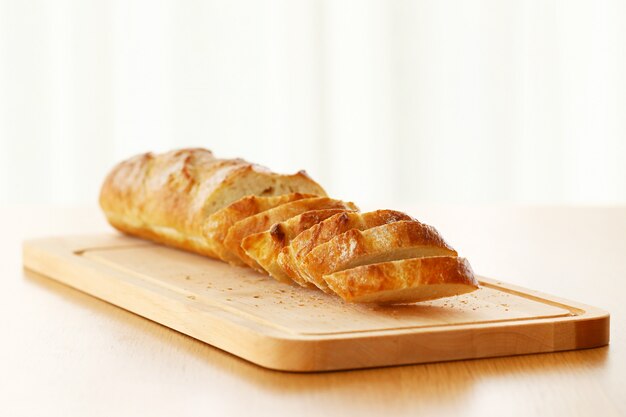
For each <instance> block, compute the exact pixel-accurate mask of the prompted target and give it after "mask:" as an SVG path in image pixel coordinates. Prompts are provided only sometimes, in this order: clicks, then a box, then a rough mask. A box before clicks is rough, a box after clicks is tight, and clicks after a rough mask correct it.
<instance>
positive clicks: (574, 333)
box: [23, 235, 609, 372]
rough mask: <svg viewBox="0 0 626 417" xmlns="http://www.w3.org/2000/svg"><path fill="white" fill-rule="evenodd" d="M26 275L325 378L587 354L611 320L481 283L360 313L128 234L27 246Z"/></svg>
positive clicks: (268, 363) (258, 359) (270, 363)
mask: <svg viewBox="0 0 626 417" xmlns="http://www.w3.org/2000/svg"><path fill="white" fill-rule="evenodd" d="M23 257H24V260H23V261H24V266H25V267H26V268H28V269H31V270H34V271H36V272H38V273H40V274H43V275H46V276H48V277H50V278H52V279H55V280H57V281H60V282H62V283H64V284H67V285H69V286H71V287H74V288H76V289H78V290H81V291H84V292H86V293H88V294H91V295H93V296H95V297H98V298H100V299H102V300H105V301H107V302H109V303H112V304H115V305H117V306H119V307H122V308H124V309H126V310H129V311H132V312H133V313H136V314H139V315H141V316H143V317H146V318H149V319H151V320H154V321H156V322H158V323H161V324H163V325H164V326H167V327H170V328H172V329H174V330H177V331H179V332H181V333H184V334H187V335H189V336H192V337H194V338H196V339H199V340H202V341H204V342H206V343H209V344H211V345H213V346H216V347H218V348H220V349H223V350H225V351H228V352H230V353H232V354H234V355H237V356H239V357H241V358H244V359H247V360H249V361H251V362H254V363H256V364H258V365H261V366H265V367H268V368H272V369H278V370H284V371H302V372H310V371H329V370H339V369H354V368H369V367H376V366H389V365H401V364H411V363H424V362H436V361H448V360H458V359H473V358H486V357H494V356H506V355H519V354H527V353H538V352H555V351H560V350H570V349H583V348H591V347H597V346H603V345H606V344H607V343H608V341H609V315H608V313H606V312H604V311H602V310H600V309H597V308H595V307H590V306H587V305H583V304H580V303H575V302H571V301H567V300H563V299H560V298H556V297H553V296H549V295H545V294H541V293H539V292H537V291H531V290H526V289H524V288H520V287H517V286H513V285H510V284H505V283H503V282H500V281H495V280H491V279H486V278H480V282H481V286H482V287H481V288H480V289H479V290H478V291H476V292H474V293H471V294H466V295H463V296H458V297H451V298H448V299H443V300H437V301H431V302H423V303H418V304H412V305H398V306H387V307H383V306H369V305H352V304H347V303H345V302H343V301H342V300H341V299H339V298H338V297H333V296H329V295H326V294H324V293H322V292H321V291H316V290H309V289H304V288H300V287H296V286H290V285H287V284H282V283H279V282H276V281H274V280H272V279H271V278H269V277H267V276H264V275H261V274H259V273H256V272H254V271H252V270H249V269H244V268H238V267H232V266H229V265H226V264H224V263H222V262H219V261H215V260H212V259H209V258H204V257H201V256H198V255H194V254H191V253H187V252H183V251H179V250H176V249H171V248H167V247H164V246H161V245H157V244H153V243H150V242H146V241H143V240H139V239H134V238H130V237H125V236H121V235H96V236H73V237H60V238H48V239H39V240H33V241H27V242H25V243H24V247H23Z"/></svg>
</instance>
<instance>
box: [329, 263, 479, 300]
mask: <svg viewBox="0 0 626 417" xmlns="http://www.w3.org/2000/svg"><path fill="white" fill-rule="evenodd" d="M324 280H325V282H326V283H327V284H328V286H329V287H330V288H331V289H332V291H333V292H334V293H335V294H337V295H339V296H340V297H341V298H343V299H344V300H346V301H348V302H354V303H376V304H385V303H413V302H419V301H426V300H432V299H437V298H443V297H450V296H453V295H459V294H464V293H468V292H471V291H474V290H476V289H478V281H477V280H476V278H475V276H474V272H473V271H472V267H471V266H470V264H469V262H468V261H467V259H465V258H458V257H452V256H441V257H428V258H415V259H403V260H399V261H391V262H384V263H378V264H370V265H365V266H359V267H356V268H352V269H347V270H344V271H341V272H336V273H333V274H330V275H326V276H325V277H324Z"/></svg>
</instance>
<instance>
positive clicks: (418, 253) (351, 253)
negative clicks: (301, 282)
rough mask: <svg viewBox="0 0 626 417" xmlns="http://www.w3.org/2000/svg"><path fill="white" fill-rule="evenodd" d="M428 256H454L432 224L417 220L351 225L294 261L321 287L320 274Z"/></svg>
mask: <svg viewBox="0 0 626 417" xmlns="http://www.w3.org/2000/svg"><path fill="white" fill-rule="evenodd" d="M429 256H457V253H456V251H455V250H454V249H452V248H451V247H450V246H449V245H448V244H447V243H446V242H445V240H443V238H442V237H441V235H439V233H438V232H437V230H435V228H433V227H431V226H428V225H426V224H423V223H420V222H418V221H417V220H409V221H405V220H403V221H399V222H394V223H389V224H385V225H382V226H377V227H373V228H371V229H367V230H365V231H361V230H357V229H351V230H348V231H347V232H345V233H343V234H340V235H339V236H336V237H334V238H332V239H331V240H329V241H328V242H326V243H324V244H322V245H319V246H317V247H316V248H315V249H313V250H312V251H311V252H310V253H309V254H308V255H306V256H305V257H304V259H302V261H301V262H300V263H299V264H298V266H299V269H300V272H301V273H302V275H304V277H305V278H307V280H308V281H309V282H311V283H313V284H315V285H316V286H317V287H318V288H320V289H321V290H324V291H327V292H328V291H329V290H328V285H327V284H326V282H325V281H324V279H323V276H324V275H328V274H332V273H334V272H339V271H343V270H345V269H350V268H354V267H357V266H361V265H367V264H374V263H379V262H387V261H396V260H400V259H408V258H423V257H429Z"/></svg>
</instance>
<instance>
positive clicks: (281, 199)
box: [203, 193, 315, 259]
mask: <svg viewBox="0 0 626 417" xmlns="http://www.w3.org/2000/svg"><path fill="white" fill-rule="evenodd" d="M312 197H315V196H314V195H312V194H301V193H292V194H284V195H279V196H271V197H262V196H254V195H249V196H246V197H243V198H240V199H239V200H237V201H235V202H233V203H231V204H229V205H228V206H226V207H224V208H222V209H220V210H218V211H216V212H215V213H213V214H212V215H211V216H209V218H208V220H207V221H206V223H205V225H204V232H203V234H204V236H205V237H206V240H207V245H208V246H209V248H210V249H211V250H212V251H213V253H215V254H216V255H217V256H218V257H219V258H220V259H225V258H226V256H227V254H225V252H226V251H227V250H228V249H226V247H225V246H224V239H226V235H227V234H228V229H230V227H231V226H232V225H233V224H235V223H237V222H238V221H239V220H243V219H245V218H246V217H250V216H254V215H255V214H258V213H262V212H264V211H267V210H270V209H273V208H274V207H277V206H280V205H282V204H285V203H290V202H292V201H296V200H302V199H303V198H312Z"/></svg>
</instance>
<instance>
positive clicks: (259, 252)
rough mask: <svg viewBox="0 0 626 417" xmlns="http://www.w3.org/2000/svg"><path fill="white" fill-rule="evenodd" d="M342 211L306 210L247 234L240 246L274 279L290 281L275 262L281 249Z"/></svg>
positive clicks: (342, 210) (343, 210)
mask: <svg viewBox="0 0 626 417" xmlns="http://www.w3.org/2000/svg"><path fill="white" fill-rule="evenodd" d="M344 212H346V210H345V209H326V210H313V211H307V212H305V213H302V214H300V215H298V216H295V217H292V218H291V219H289V220H287V221H284V222H281V223H276V224H274V225H273V226H272V227H271V228H270V229H269V230H267V231H265V232H261V233H255V234H253V235H250V236H247V237H246V238H244V239H243V241H242V242H241V247H242V248H243V250H244V251H245V252H246V254H247V255H248V256H249V257H251V258H252V259H254V260H255V261H256V262H257V263H258V264H259V265H260V266H261V267H262V268H263V269H264V270H265V271H267V272H268V273H269V274H270V275H271V276H272V277H274V278H275V279H276V280H278V281H281V282H289V283H290V282H292V281H291V278H289V276H288V275H287V274H285V272H284V271H283V269H282V268H281V267H280V265H278V263H277V262H276V259H277V258H278V255H279V254H280V252H281V250H282V249H283V248H284V247H286V246H287V245H289V242H291V240H292V239H293V238H295V237H296V236H298V235H299V234H300V233H302V232H304V231H305V230H307V229H309V228H310V227H311V226H314V225H316V224H318V223H319V222H321V221H323V220H325V219H327V218H329V217H331V216H333V215H335V214H338V213H344Z"/></svg>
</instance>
